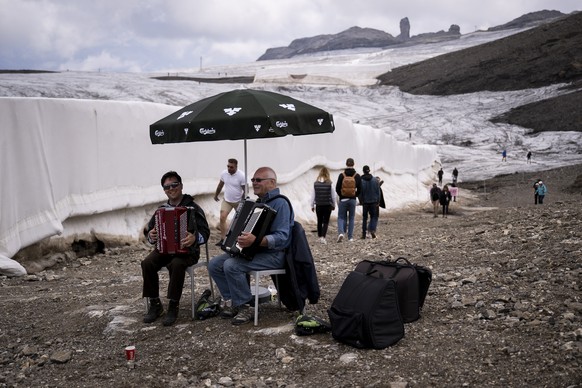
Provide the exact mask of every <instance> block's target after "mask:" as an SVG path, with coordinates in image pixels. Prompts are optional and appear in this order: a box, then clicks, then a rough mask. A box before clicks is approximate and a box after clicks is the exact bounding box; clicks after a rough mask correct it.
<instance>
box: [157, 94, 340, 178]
mask: <svg viewBox="0 0 582 388" xmlns="http://www.w3.org/2000/svg"><path fill="white" fill-rule="evenodd" d="M334 129H335V127H334V123H333V116H332V115H331V114H330V113H327V112H325V111H324V110H322V109H319V108H317V107H315V106H312V105H309V104H306V103H304V102H301V101H299V100H296V99H294V98H291V97H289V96H285V95H282V94H279V93H274V92H268V91H262V90H253V89H238V90H232V91H229V92H225V93H220V94H217V95H215V96H212V97H208V98H205V99H202V100H200V101H197V102H195V103H193V104H190V105H188V106H186V107H184V108H182V109H180V110H178V111H176V112H174V113H172V114H171V115H169V116H167V117H164V118H163V119H161V120H159V121H157V122H155V123H154V124H151V125H150V139H151V141H152V144H164V143H182V142H196V141H213V140H241V139H242V140H244V158H245V161H244V164H245V177H248V174H247V147H246V141H247V139H262V138H270V137H281V136H287V135H295V136H298V135H311V134H317V133H327V132H333V131H334ZM247 186H248V185H247Z"/></svg>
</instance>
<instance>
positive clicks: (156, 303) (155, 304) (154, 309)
mask: <svg viewBox="0 0 582 388" xmlns="http://www.w3.org/2000/svg"><path fill="white" fill-rule="evenodd" d="M149 304H150V306H149V308H148V312H147V314H146V315H145V316H144V317H143V323H152V322H154V321H155V320H156V319H158V318H159V317H160V316H161V315H162V314H163V313H164V307H163V306H162V302H160V298H150V303H149Z"/></svg>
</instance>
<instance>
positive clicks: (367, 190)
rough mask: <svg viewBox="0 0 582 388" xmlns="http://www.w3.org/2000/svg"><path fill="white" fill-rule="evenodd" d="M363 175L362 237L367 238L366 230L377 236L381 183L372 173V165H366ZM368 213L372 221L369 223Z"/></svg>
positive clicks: (361, 195)
mask: <svg viewBox="0 0 582 388" xmlns="http://www.w3.org/2000/svg"><path fill="white" fill-rule="evenodd" d="M363 171H364V175H362V190H361V192H360V197H359V198H360V203H361V204H362V215H363V219H362V239H365V238H366V232H369V233H370V236H372V238H376V227H377V225H378V217H379V215H380V184H379V182H378V179H376V178H375V177H374V176H372V174H370V167H368V166H364V168H363ZM368 215H369V216H370V223H369V224H368Z"/></svg>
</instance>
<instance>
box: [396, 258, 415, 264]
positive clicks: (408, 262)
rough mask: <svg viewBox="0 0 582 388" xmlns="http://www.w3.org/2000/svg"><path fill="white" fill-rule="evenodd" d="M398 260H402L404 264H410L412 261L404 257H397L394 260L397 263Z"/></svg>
mask: <svg viewBox="0 0 582 388" xmlns="http://www.w3.org/2000/svg"><path fill="white" fill-rule="evenodd" d="M400 260H404V261H405V262H406V264H408V265H412V263H410V261H408V259H407V258H406V257H399V258H397V259H396V260H394V262H395V263H398V262H399V261H400Z"/></svg>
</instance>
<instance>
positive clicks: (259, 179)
mask: <svg viewBox="0 0 582 388" xmlns="http://www.w3.org/2000/svg"><path fill="white" fill-rule="evenodd" d="M269 180H271V181H274V180H275V179H273V178H251V182H253V183H255V182H257V183H261V182H262V181H269Z"/></svg>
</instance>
